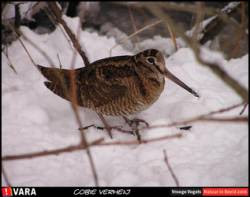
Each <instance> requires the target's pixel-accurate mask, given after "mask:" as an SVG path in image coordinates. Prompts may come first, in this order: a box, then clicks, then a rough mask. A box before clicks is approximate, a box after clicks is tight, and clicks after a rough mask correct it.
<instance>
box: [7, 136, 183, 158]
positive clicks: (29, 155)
mask: <svg viewBox="0 0 250 197" xmlns="http://www.w3.org/2000/svg"><path fill="white" fill-rule="evenodd" d="M182 136H183V134H182V133H177V134H174V135H166V136H163V137H158V138H152V139H147V140H145V139H144V140H141V142H140V144H147V143H152V142H157V141H162V140H169V139H176V138H180V137H182ZM103 140H104V139H103V138H101V139H98V140H95V141H93V142H91V143H89V144H88V146H89V147H90V146H115V145H124V146H127V145H139V143H138V140H132V141H115V142H103ZM85 149H86V146H84V145H83V144H82V143H80V144H78V145H71V146H67V147H65V148H60V149H55V150H49V151H40V152H33V153H26V154H18V155H6V156H3V157H2V160H3V161H11V160H20V159H31V158H36V157H43V156H48V155H59V154H62V153H68V152H74V151H79V150H85Z"/></svg>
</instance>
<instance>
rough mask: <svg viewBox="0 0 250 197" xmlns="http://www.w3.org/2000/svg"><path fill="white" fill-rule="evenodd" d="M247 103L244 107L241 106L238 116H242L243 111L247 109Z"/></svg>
mask: <svg viewBox="0 0 250 197" xmlns="http://www.w3.org/2000/svg"><path fill="white" fill-rule="evenodd" d="M247 105H248V103H245V105H244V106H243V109H242V110H241V111H240V115H242V114H243V113H244V111H245V110H246V108H247Z"/></svg>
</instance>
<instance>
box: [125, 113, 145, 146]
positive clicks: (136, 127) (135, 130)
mask: <svg viewBox="0 0 250 197" xmlns="http://www.w3.org/2000/svg"><path fill="white" fill-rule="evenodd" d="M123 119H124V120H125V122H126V123H127V124H128V125H129V126H130V127H131V129H132V130H133V133H134V135H136V137H137V139H138V141H139V143H140V142H141V135H140V133H139V125H140V123H143V124H145V126H146V127H149V124H148V123H147V122H146V121H145V120H143V119H139V118H134V119H132V120H130V119H128V118H127V117H125V116H123Z"/></svg>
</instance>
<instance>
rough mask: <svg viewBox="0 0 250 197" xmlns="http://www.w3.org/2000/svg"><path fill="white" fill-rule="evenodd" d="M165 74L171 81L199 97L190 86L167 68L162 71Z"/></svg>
mask: <svg viewBox="0 0 250 197" xmlns="http://www.w3.org/2000/svg"><path fill="white" fill-rule="evenodd" d="M164 74H165V76H166V77H167V78H168V79H170V80H171V81H173V82H175V83H176V84H177V85H179V86H181V87H182V88H184V89H185V90H187V91H188V92H189V93H191V94H192V95H194V96H195V97H198V98H199V97H200V96H199V95H198V94H197V93H196V92H195V91H194V90H193V89H192V88H190V87H189V86H187V85H186V84H185V83H183V82H182V81H181V80H180V79H178V78H177V77H176V76H174V75H173V74H172V73H171V72H169V71H168V70H166V71H165V72H164Z"/></svg>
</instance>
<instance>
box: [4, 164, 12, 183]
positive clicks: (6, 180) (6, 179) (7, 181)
mask: <svg viewBox="0 0 250 197" xmlns="http://www.w3.org/2000/svg"><path fill="white" fill-rule="evenodd" d="M2 173H3V177H4V179H5V182H6V185H7V186H11V183H10V180H9V178H8V175H7V174H6V171H5V169H4V166H3V161H2Z"/></svg>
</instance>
